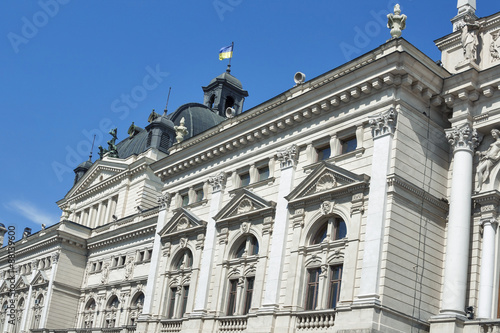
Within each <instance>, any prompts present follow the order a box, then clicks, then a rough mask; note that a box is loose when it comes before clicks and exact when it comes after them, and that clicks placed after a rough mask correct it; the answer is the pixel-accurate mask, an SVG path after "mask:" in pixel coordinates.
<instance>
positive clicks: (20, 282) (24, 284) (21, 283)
mask: <svg viewBox="0 0 500 333" xmlns="http://www.w3.org/2000/svg"><path fill="white" fill-rule="evenodd" d="M29 285H30V281H29V280H28V278H27V277H26V276H24V275H22V276H20V277H19V278H18V279H17V281H16V283H15V287H14V289H16V290H20V289H28V287H29Z"/></svg>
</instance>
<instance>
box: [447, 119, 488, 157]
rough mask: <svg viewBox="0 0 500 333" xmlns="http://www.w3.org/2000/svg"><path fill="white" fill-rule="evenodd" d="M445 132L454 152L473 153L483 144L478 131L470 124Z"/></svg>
mask: <svg viewBox="0 0 500 333" xmlns="http://www.w3.org/2000/svg"><path fill="white" fill-rule="evenodd" d="M444 131H445V133H446V139H448V142H449V143H450V145H451V146H452V147H453V151H454V152H455V151H457V150H469V151H471V152H473V151H474V149H475V148H476V147H477V146H478V145H479V143H480V142H481V138H480V137H479V135H478V134H477V131H476V130H475V129H474V128H472V127H471V125H470V124H469V123H465V124H463V125H461V126H456V127H453V128H450V129H447V130H444Z"/></svg>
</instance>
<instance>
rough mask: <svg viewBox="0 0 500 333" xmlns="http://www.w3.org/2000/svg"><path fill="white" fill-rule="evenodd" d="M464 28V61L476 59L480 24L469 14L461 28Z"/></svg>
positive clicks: (462, 38)
mask: <svg viewBox="0 0 500 333" xmlns="http://www.w3.org/2000/svg"><path fill="white" fill-rule="evenodd" d="M461 30H462V36H461V40H462V49H463V52H464V62H469V61H476V54H477V52H476V51H477V44H478V39H477V31H478V30H479V24H477V23H475V22H474V21H472V18H470V17H469V16H467V17H465V24H464V25H463V26H462V28H461Z"/></svg>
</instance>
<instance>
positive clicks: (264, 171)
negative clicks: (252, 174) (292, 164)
mask: <svg viewBox="0 0 500 333" xmlns="http://www.w3.org/2000/svg"><path fill="white" fill-rule="evenodd" d="M258 171H259V181H261V180H265V179H267V178H269V167H268V166H266V167H263V168H259V169H258Z"/></svg>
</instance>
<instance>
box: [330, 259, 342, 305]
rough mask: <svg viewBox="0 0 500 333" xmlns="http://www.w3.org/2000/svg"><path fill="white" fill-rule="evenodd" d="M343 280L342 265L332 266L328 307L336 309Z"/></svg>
mask: <svg viewBox="0 0 500 333" xmlns="http://www.w3.org/2000/svg"><path fill="white" fill-rule="evenodd" d="M341 281H342V266H341V265H339V266H330V287H329V290H330V295H329V297H328V307H329V308H330V309H335V308H336V307H337V302H338V301H339V295H340V284H341Z"/></svg>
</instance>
